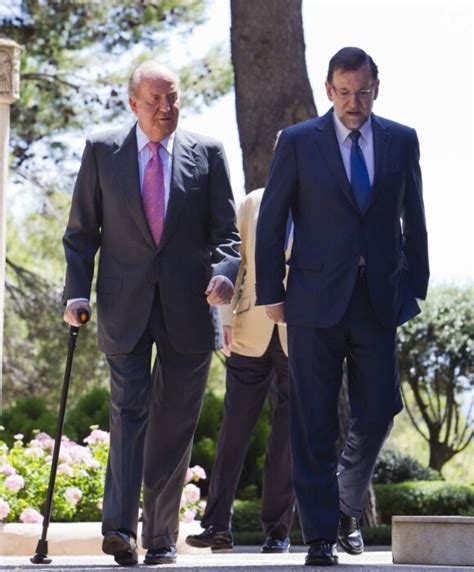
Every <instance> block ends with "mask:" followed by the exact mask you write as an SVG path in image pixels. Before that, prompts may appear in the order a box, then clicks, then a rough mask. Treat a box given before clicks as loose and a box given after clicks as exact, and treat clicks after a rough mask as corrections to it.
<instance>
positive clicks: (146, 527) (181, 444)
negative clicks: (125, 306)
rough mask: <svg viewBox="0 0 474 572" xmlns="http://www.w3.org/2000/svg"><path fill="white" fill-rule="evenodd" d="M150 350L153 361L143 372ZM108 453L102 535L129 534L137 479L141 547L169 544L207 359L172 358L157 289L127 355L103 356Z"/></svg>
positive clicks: (133, 522)
mask: <svg viewBox="0 0 474 572" xmlns="http://www.w3.org/2000/svg"><path fill="white" fill-rule="evenodd" d="M153 344H156V346H157V356H156V360H155V363H154V366H153V371H152V372H151V360H152V349H153ZM107 361H108V363H109V366H110V373H111V377H110V393H111V398H110V452H109V459H108V465H107V474H106V481H105V491H104V505H103V518H102V532H103V533H105V532H108V531H110V530H117V529H124V530H128V531H131V532H133V533H135V534H136V531H137V522H138V509H139V500H140V492H141V486H142V481H143V499H144V501H143V529H142V545H143V547H144V548H159V547H162V546H168V545H170V544H174V543H176V539H177V536H178V528H179V503H180V499H181V493H182V489H183V485H184V480H185V475H186V470H187V467H188V465H189V460H190V457H191V448H192V440H193V435H194V432H195V429H196V425H197V421H198V418H199V413H200V410H201V405H202V400H203V397H204V391H205V387H206V381H207V377H208V372H209V366H210V362H211V353H210V352H205V353H194V354H180V353H177V352H176V351H175V350H174V349H173V347H172V346H171V344H170V342H169V339H168V335H167V332H166V328H165V326H164V321H163V316H162V311H161V303H160V298H159V292H158V289H157V290H156V296H155V301H154V304H153V309H152V313H151V315H150V319H149V323H148V326H147V328H146V331H145V332H144V334H143V336H142V337H141V339H140V340H139V342H138V343H137V345H136V346H135V348H134V349H133V351H132V352H130V353H128V354H116V355H110V354H109V355H107Z"/></svg>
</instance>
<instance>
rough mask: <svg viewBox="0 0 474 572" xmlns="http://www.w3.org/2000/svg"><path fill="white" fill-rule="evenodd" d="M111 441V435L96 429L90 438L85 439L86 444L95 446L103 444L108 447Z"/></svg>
mask: <svg viewBox="0 0 474 572" xmlns="http://www.w3.org/2000/svg"><path fill="white" fill-rule="evenodd" d="M109 440H110V435H109V433H107V431H102V430H101V429H94V430H93V431H92V432H91V434H90V435H89V437H86V438H85V439H84V443H87V444H88V445H95V444H96V443H101V444H104V445H106V444H107V443H108V442H109Z"/></svg>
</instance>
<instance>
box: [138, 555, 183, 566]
mask: <svg viewBox="0 0 474 572" xmlns="http://www.w3.org/2000/svg"><path fill="white" fill-rule="evenodd" d="M143 564H146V565H147V566H159V565H160V564H176V558H170V557H165V558H157V559H153V560H144V561H143Z"/></svg>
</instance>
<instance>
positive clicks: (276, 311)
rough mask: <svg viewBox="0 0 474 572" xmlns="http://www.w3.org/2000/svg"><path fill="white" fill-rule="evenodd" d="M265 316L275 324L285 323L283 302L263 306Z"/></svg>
mask: <svg viewBox="0 0 474 572" xmlns="http://www.w3.org/2000/svg"><path fill="white" fill-rule="evenodd" d="M265 311H266V312H267V316H268V317H269V318H270V320H272V321H273V322H275V324H284V323H285V303H284V302H282V303H281V304H275V305H273V306H265Z"/></svg>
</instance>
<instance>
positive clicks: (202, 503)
mask: <svg viewBox="0 0 474 572" xmlns="http://www.w3.org/2000/svg"><path fill="white" fill-rule="evenodd" d="M198 509H199V511H200V512H204V511H205V510H206V501H205V500H202V501H200V503H199V504H198Z"/></svg>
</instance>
